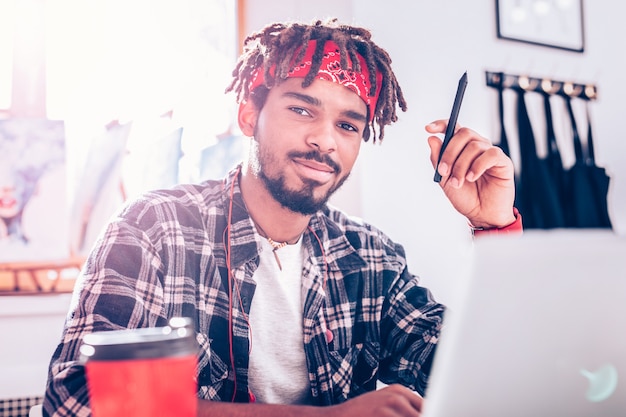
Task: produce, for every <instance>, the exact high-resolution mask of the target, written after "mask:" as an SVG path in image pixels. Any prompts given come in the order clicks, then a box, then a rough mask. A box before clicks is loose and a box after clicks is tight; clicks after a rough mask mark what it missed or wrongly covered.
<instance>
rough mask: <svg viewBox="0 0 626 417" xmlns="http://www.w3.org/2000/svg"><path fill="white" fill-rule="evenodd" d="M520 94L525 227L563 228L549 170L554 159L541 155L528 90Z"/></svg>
mask: <svg viewBox="0 0 626 417" xmlns="http://www.w3.org/2000/svg"><path fill="white" fill-rule="evenodd" d="M516 91H517V119H518V120H517V123H518V129H519V145H520V174H519V176H518V177H517V180H516V197H515V205H516V207H518V209H519V210H520V212H521V213H523V215H524V228H528V229H551V228H557V227H563V226H564V224H565V219H564V215H563V210H562V207H561V202H560V201H559V191H558V189H557V187H556V185H555V181H554V178H553V177H552V175H551V172H550V167H549V164H550V163H553V162H551V161H552V160H553V159H554V158H552V159H544V158H539V156H538V155H537V148H536V145H535V136H534V134H533V130H532V125H531V123H530V118H529V117H528V110H527V108H526V100H525V94H526V91H525V90H523V89H521V88H520V89H517V90H516ZM555 143H556V142H555ZM559 157H560V156H559Z"/></svg>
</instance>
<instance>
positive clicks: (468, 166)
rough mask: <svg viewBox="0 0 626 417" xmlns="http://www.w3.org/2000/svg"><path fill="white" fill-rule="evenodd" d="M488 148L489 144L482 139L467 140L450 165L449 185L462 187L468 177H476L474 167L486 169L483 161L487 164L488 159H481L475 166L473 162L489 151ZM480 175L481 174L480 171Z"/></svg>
mask: <svg viewBox="0 0 626 417" xmlns="http://www.w3.org/2000/svg"><path fill="white" fill-rule="evenodd" d="M490 148H491V145H489V144H488V143H486V142H483V141H478V140H470V141H469V142H467V143H466V144H465V147H464V148H463V149H462V150H461V151H460V153H459V154H458V156H457V158H456V160H455V161H454V163H453V165H452V166H451V169H450V180H449V181H450V185H452V186H453V187H456V188H459V187H462V186H463V183H464V182H465V180H467V179H468V177H469V178H471V179H472V180H473V179H475V178H476V172H475V169H479V170H480V169H482V168H484V169H486V168H487V166H486V165H485V163H487V164H488V160H485V159H483V160H482V163H479V164H478V165H476V166H475V165H474V164H476V162H477V161H478V160H479V159H480V158H481V156H482V155H484V154H485V153H486V152H489V150H490ZM483 172H484V171H483ZM480 175H482V172H481V173H480Z"/></svg>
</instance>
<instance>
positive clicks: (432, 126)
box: [424, 119, 458, 133]
mask: <svg viewBox="0 0 626 417" xmlns="http://www.w3.org/2000/svg"><path fill="white" fill-rule="evenodd" d="M447 126H448V119H440V120H435V121H434V122H431V123H429V124H427V125H426V126H425V127H424V128H425V129H426V131H427V132H428V133H445V131H446V127H447ZM457 126H458V125H457Z"/></svg>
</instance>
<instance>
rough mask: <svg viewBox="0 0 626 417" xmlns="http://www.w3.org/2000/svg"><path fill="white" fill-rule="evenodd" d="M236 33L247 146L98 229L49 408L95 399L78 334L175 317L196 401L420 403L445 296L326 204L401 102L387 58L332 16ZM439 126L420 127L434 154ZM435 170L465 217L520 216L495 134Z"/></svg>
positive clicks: (415, 407) (466, 142)
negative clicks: (216, 169)
mask: <svg viewBox="0 0 626 417" xmlns="http://www.w3.org/2000/svg"><path fill="white" fill-rule="evenodd" d="M245 45H246V46H245V50H244V53H243V55H242V57H241V58H240V60H239V62H238V64H237V66H236V68H235V70H234V72H233V75H234V80H233V82H232V84H231V85H230V86H229V88H228V90H230V91H234V92H235V93H236V94H237V98H238V101H239V103H240V104H239V113H238V121H239V126H240V128H241V130H242V132H243V133H244V134H245V135H246V136H249V137H251V148H250V154H249V158H248V159H247V160H246V161H245V162H244V163H243V164H241V165H240V166H238V167H237V168H236V169H234V170H233V171H232V172H231V173H230V174H229V175H228V176H227V177H226V178H225V179H224V181H208V182H205V183H202V184H198V185H181V186H178V187H176V188H174V189H172V190H160V191H155V192H152V193H148V194H147V195H145V196H144V197H142V198H140V199H138V200H137V201H134V202H133V203H132V204H129V205H127V207H126V208H124V209H123V210H122V212H121V213H120V214H119V216H118V217H117V218H116V219H115V220H114V221H113V222H112V223H111V224H110V225H109V226H108V228H107V229H106V231H105V234H104V235H103V237H102V239H100V240H99V241H98V243H97V244H96V247H95V248H94V250H93V252H92V254H91V255H90V257H89V259H88V260H87V262H86V265H85V268H84V271H83V274H82V277H81V279H80V281H79V282H78V283H77V289H76V292H75V302H74V303H73V304H72V305H73V307H72V311H71V314H70V316H69V317H68V320H67V323H66V326H65V330H64V336H63V341H62V342H61V344H60V345H59V347H58V348H57V350H56V352H55V354H54V356H53V358H52V362H51V367H50V375H49V382H48V388H47V392H46V398H45V402H44V411H45V413H47V414H50V415H52V414H54V413H56V414H55V415H72V414H77V413H79V412H83V411H84V410H88V406H89V404H88V396H87V386H86V381H85V377H84V370H83V368H82V367H81V366H80V365H78V364H77V363H76V360H77V357H78V347H79V345H80V340H81V339H82V337H83V336H84V335H85V334H87V333H89V332H92V331H101V330H114V329H122V328H136V327H147V326H163V325H165V324H166V323H167V320H168V319H169V318H171V317H173V316H186V317H191V318H193V319H194V321H195V325H196V332H197V334H196V339H197V340H198V343H199V345H200V354H199V358H198V375H197V379H198V397H199V398H200V400H199V403H198V414H199V415H207V416H208V415H219V416H247V415H250V416H252V415H254V416H263V415H271V416H292V415H298V416H307V415H324V416H351V415H358V416H368V415H376V416H378V415H398V416H415V415H419V411H420V409H421V406H422V398H421V396H420V395H416V392H417V393H419V394H422V395H423V394H424V392H425V389H426V386H427V379H428V374H429V371H430V367H431V363H432V359H433V355H434V351H435V346H436V344H437V340H438V336H439V332H440V329H441V322H442V317H443V313H444V307H443V306H442V305H441V304H439V303H437V302H436V301H435V300H433V298H432V296H431V294H430V293H429V292H428V290H426V289H425V288H422V287H420V286H419V284H418V280H417V278H416V277H415V276H413V275H411V274H410V273H409V272H408V269H407V266H406V260H405V256H404V251H403V249H402V247H401V246H399V245H397V244H396V243H394V242H392V241H391V240H390V239H389V238H388V237H387V236H385V235H384V234H383V233H382V232H381V231H379V230H377V229H376V228H374V227H372V226H370V225H367V224H365V223H362V222H360V221H357V220H354V219H351V218H348V217H347V216H346V215H345V214H344V213H342V212H340V211H338V210H336V209H334V208H331V207H329V206H327V204H326V202H327V200H328V198H329V197H330V195H332V193H333V192H334V191H335V190H337V189H338V188H339V187H340V186H341V184H342V183H343V182H344V181H345V179H346V178H347V177H348V175H349V173H350V171H351V169H352V167H353V165H354V162H355V160H356V158H357V155H358V152H359V148H360V146H361V142H362V140H368V139H369V138H370V137H373V140H377V139H379V140H382V139H383V136H384V126H385V125H388V124H390V123H392V122H394V121H395V120H396V119H397V117H396V111H395V109H396V106H398V105H399V106H400V108H401V109H402V110H405V109H406V103H405V101H404V98H403V95H402V91H401V89H400V87H399V85H398V82H397V80H396V78H395V75H394V74H393V72H392V71H391V67H390V63H391V61H390V59H389V56H388V55H387V53H386V52H385V51H384V50H382V49H381V48H379V47H378V46H377V45H375V44H374V43H373V42H372V41H371V39H370V33H369V32H368V31H367V30H365V29H362V28H355V27H350V26H341V25H339V24H337V22H335V21H329V22H326V23H323V22H316V23H314V24H313V25H303V24H288V25H285V24H275V25H271V26H268V27H266V28H264V29H263V30H262V31H260V32H259V33H256V34H254V35H252V36H250V37H248V38H247V39H246V42H245ZM375 125H377V126H378V128H379V129H378V138H377V137H376V136H377V132H376V129H375ZM445 127H446V122H445V121H437V122H434V123H432V124H430V125H428V126H427V127H426V129H427V131H428V132H430V133H431V134H432V136H431V137H429V139H428V141H429V144H430V147H431V160H432V161H433V164H435V163H436V158H437V156H438V153H439V149H440V147H441V140H440V139H439V138H438V137H437V135H438V134H441V133H442V132H444V131H445ZM439 172H440V173H441V174H442V176H443V180H442V182H441V185H442V188H443V190H444V192H445V193H446V195H447V196H448V198H449V199H450V201H451V202H452V204H453V205H454V206H455V207H456V209H457V210H458V211H459V212H460V213H462V214H463V215H465V216H466V217H467V218H468V220H469V221H470V222H471V224H472V225H473V226H476V227H477V228H481V229H490V230H492V233H498V232H509V231H519V230H521V223H520V222H521V219H520V217H519V215H518V214H517V213H516V211H515V210H514V208H513V199H514V183H513V166H512V163H511V161H510V160H509V159H508V158H507V157H506V156H505V155H504V154H503V152H502V151H501V150H499V149H498V148H496V147H494V146H492V145H491V144H490V143H489V141H487V140H486V139H484V138H482V137H481V136H479V135H478V134H477V133H475V132H473V131H471V130H469V129H466V128H458V129H457V132H456V134H455V136H454V138H453V140H452V141H451V143H450V145H449V147H448V148H447V150H446V152H445V153H444V154H443V157H442V160H441V163H440V165H439ZM377 380H380V381H382V382H384V383H386V384H389V386H388V387H386V388H384V389H382V390H378V391H376V390H375V388H376V382H377ZM253 402H255V403H253ZM233 403H237V404H233ZM319 406H327V407H319ZM322 413H323V414H322Z"/></svg>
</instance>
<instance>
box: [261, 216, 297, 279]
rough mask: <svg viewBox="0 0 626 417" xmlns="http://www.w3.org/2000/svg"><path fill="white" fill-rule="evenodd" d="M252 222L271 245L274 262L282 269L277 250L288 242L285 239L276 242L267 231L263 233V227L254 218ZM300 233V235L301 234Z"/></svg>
mask: <svg viewBox="0 0 626 417" xmlns="http://www.w3.org/2000/svg"><path fill="white" fill-rule="evenodd" d="M252 222H253V223H254V225H255V226H256V228H257V230H258V231H259V234H260V235H261V236H263V237H264V238H265V239H266V240H267V241H268V242H269V244H270V245H271V246H272V253H273V254H274V259H276V263H277V264H278V269H280V270H281V271H282V270H283V265H282V264H281V263H280V258H279V257H278V253H277V251H278V249H280V248H284V247H285V246H287V245H288V244H289V242H287V241H285V242H276V241H275V240H274V239H272V238H271V237H269V236H268V235H267V233H265V230H263V228H262V227H261V226H259V224H258V223H257V222H255V221H254V220H253V221H252ZM302 233H304V231H302ZM302 233H301V234H300V235H302ZM298 239H300V237H298ZM296 241H297V240H296Z"/></svg>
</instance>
